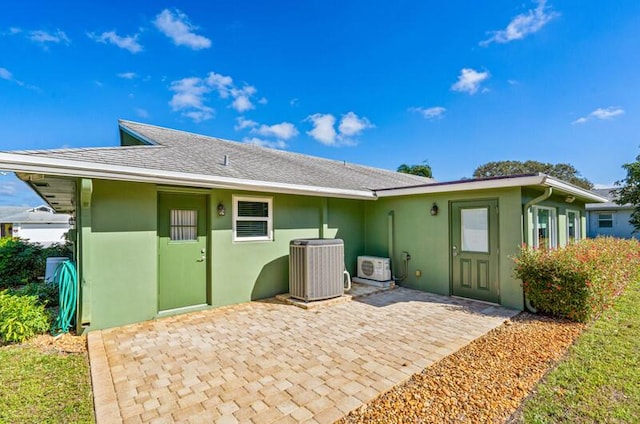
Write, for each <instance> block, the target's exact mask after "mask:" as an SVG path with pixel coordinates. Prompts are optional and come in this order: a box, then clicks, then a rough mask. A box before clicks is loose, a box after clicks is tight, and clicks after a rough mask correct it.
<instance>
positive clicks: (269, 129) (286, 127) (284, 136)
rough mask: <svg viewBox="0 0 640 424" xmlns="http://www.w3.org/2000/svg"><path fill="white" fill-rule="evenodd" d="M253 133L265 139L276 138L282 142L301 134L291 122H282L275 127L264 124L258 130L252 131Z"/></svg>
mask: <svg viewBox="0 0 640 424" xmlns="http://www.w3.org/2000/svg"><path fill="white" fill-rule="evenodd" d="M251 132H252V133H255V134H259V135H262V136H265V137H275V138H278V139H280V140H289V139H290V138H292V137H295V136H297V135H298V134H299V133H298V129H297V128H296V127H295V125H293V124H292V123H290V122H281V123H279V124H274V125H264V124H263V125H260V127H258V128H254V129H252V130H251Z"/></svg>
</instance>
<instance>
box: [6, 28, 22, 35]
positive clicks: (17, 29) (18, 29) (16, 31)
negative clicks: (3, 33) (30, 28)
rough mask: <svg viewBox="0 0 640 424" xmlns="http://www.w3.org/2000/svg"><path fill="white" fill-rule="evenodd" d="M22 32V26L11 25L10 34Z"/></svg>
mask: <svg viewBox="0 0 640 424" xmlns="http://www.w3.org/2000/svg"><path fill="white" fill-rule="evenodd" d="M21 32H22V29H21V28H18V27H11V28H9V34H10V35H16V34H20V33H21Z"/></svg>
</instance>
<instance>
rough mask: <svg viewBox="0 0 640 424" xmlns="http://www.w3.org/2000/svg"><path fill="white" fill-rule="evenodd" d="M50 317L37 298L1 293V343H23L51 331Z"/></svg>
mask: <svg viewBox="0 0 640 424" xmlns="http://www.w3.org/2000/svg"><path fill="white" fill-rule="evenodd" d="M50 326H51V323H50V319H49V316H48V315H47V313H46V311H45V309H44V305H41V304H38V298H37V297H36V296H19V295H11V294H9V293H8V292H7V290H4V291H2V292H0V342H1V343H14V342H18V343H22V342H24V341H26V340H28V339H30V338H31V337H33V336H35V335H36V334H41V333H44V332H46V331H47V330H49V328H50Z"/></svg>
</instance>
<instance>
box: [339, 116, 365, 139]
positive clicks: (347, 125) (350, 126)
mask: <svg viewBox="0 0 640 424" xmlns="http://www.w3.org/2000/svg"><path fill="white" fill-rule="evenodd" d="M367 128H373V125H372V124H371V122H369V120H368V119H367V118H364V117H363V118H359V117H358V115H356V114H355V113H353V112H348V113H347V114H345V115H342V119H341V120H340V125H339V126H338V131H339V132H340V134H341V135H343V136H346V137H352V136H356V135H359V134H360V133H361V132H362V131H364V130H366V129H367Z"/></svg>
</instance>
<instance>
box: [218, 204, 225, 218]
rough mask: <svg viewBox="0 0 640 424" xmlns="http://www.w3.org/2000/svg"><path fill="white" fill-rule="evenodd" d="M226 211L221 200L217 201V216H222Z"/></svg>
mask: <svg viewBox="0 0 640 424" xmlns="http://www.w3.org/2000/svg"><path fill="white" fill-rule="evenodd" d="M226 213H227V211H226V209H225V208H224V205H223V204H222V202H220V203H218V216H224V215H225V214H226Z"/></svg>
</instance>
